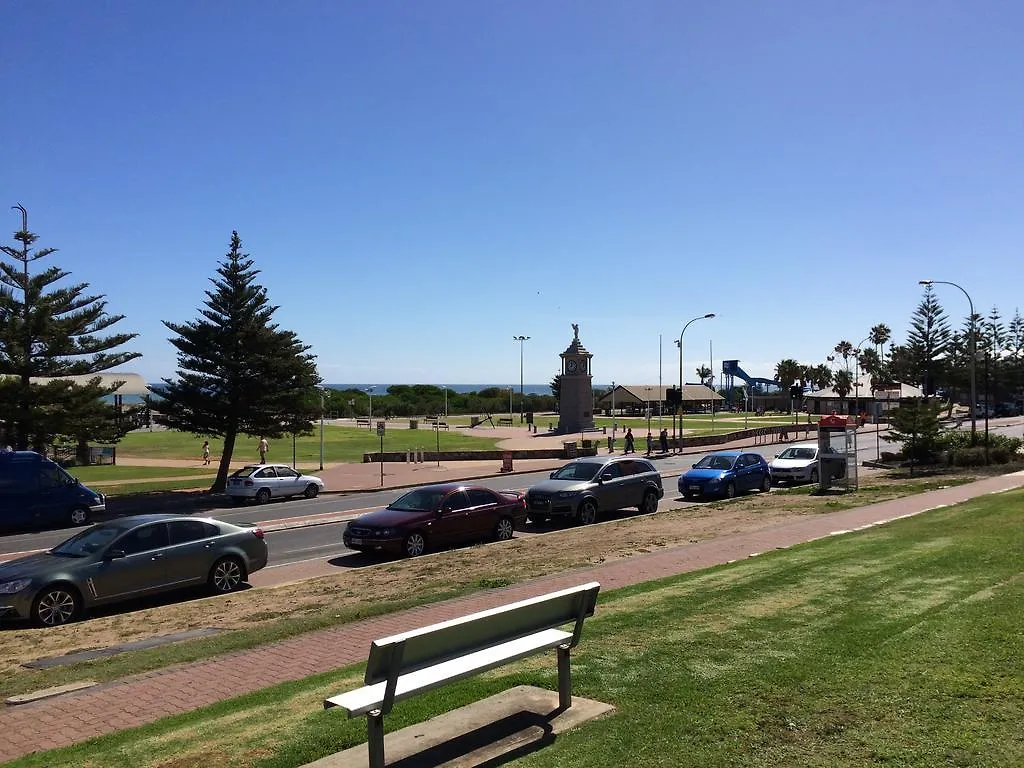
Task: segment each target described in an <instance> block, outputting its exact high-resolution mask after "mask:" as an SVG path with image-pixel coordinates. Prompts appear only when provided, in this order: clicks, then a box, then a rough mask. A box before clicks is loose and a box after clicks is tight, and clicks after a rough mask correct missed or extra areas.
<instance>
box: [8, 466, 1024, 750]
mask: <svg viewBox="0 0 1024 768" xmlns="http://www.w3.org/2000/svg"><path fill="white" fill-rule="evenodd" d="M1021 486H1024V472H1018V473H1015V474H1013V475H1004V476H1000V477H993V478H988V479H985V480H980V481H978V482H975V483H971V484H969V485H963V486H958V487H955V488H947V489H943V490H938V491H931V492H929V493H924V494H919V495H917V496H910V497H906V498H903V499H897V500H894V501H887V502H882V503H880V504H873V505H870V506H866V507H858V508H856V509H850V510H846V511H842V512H835V513H832V514H829V515H817V516H814V517H808V518H804V519H800V520H796V521H791V522H787V523H782V524H778V525H774V526H770V527H766V528H764V529H762V530H759V531H752V532H746V533H741V534H734V535H731V536H723V537H720V538H716V539H712V540H709V541H702V542H699V543H696V544H690V545H685V546H681V547H676V548H672V549H669V550H665V551H661V552H656V553H651V554H646V555H638V556H636V557H631V558H628V559H625V560H619V561H615V562H611V563H607V564H604V565H598V566H593V567H590V568H584V569H579V570H575V571H567V572H564V573H560V574H556V575H552V576H547V577H542V578H539V579H535V580H533V581H530V582H528V583H525V584H518V585H515V586H512V587H508V588H506V589H500V590H489V591H486V592H481V593H478V594H473V595H468V596H465V597H461V598H456V599H453V600H449V601H446V602H443V603H437V604H434V605H428V606H423V607H420V608H414V609H411V610H408V611H403V612H401V613H396V614H391V615H388V616H380V617H377V618H373V619H367V620H365V621H361V622H358V623H355V624H346V625H344V626H341V627H338V628H336V629H328V630H322V631H319V632H312V633H309V634H306V635H302V636H301V637H296V638H292V639H289V640H284V641H281V642H277V643H273V644H270V645H266V646H263V647H260V648H256V649H254V650H250V651H240V652H237V653H232V654H227V655H224V656H218V657H216V658H211V659H207V660H206V661H200V662H195V663H192V664H188V665H182V666H178V667H174V668H170V669H165V670H160V671H156V672H150V673H146V674H142V675H137V676H134V677H131V678H128V679H125V680H121V681H116V682H112V683H107V684H104V685H102V686H97V687H95V688H91V689H88V690H86V691H83V692H81V693H77V694H70V695H66V696H62V697H58V698H54V699H44V700H41V701H38V702H35V703H32V704H24V705H20V706H16V707H6V708H5V709H4V710H3V711H2V712H0V733H3V734H4V738H3V739H2V740H0V760H3V761H6V760H11V759H13V758H15V757H19V756H21V755H24V754H27V753H29V752H34V751H38V750H46V749H52V748H55V747H60V746H65V745H67V744H73V743H75V742H78V741H82V740H84V739H87V738H90V737H92V736H98V735H100V734H104V733H110V732H112V731H117V730H121V729H124V728H130V727H132V726H137V725H143V724H145V723H149V722H151V721H153V720H157V719H159V718H161V717H165V716H167V715H173V714H177V713H181V712H187V711H190V710H193V709H196V708H198V707H202V706H205V705H207V704H212V703H214V702H217V701H221V700H223V699H227V698H230V697H233V696H239V695H241V694H245V693H250V692H252V691H256V690H258V689H260V688H265V687H267V686H270V685H275V684H277V683H282V682H286V681H290V680H297V679H301V678H304V677H307V676H309V675H312V674H316V673H318V672H326V671H329V670H332V669H337V668H339V667H343V666H347V665H349V664H352V663H354V662H359V661H364V660H365V659H366V654H367V650H368V648H369V645H370V643H371V641H373V640H375V639H376V638H378V637H384V636H387V635H391V634H394V633H396V632H401V631H404V630H407V629H411V628H415V627H418V626H423V625H426V624H431V623H434V622H437V621H443V620H445V619H449V618H454V617H457V616H461V615H464V614H466V613H470V612H472V611H478V610H483V609H485V608H490V607H493V606H497V605H500V604H503V603H507V602H511V601H513V600H519V599H523V598H526V597H530V596H533V595H537V594H542V593H544V592H547V591H551V590H554V589H558V588H561V587H567V586H572V585H575V584H579V583H582V582H585V581H590V580H594V581H599V582H600V583H601V585H602V588H603V589H606V590H607V589H615V588H617V587H624V586H628V585H631V584H637V583H639V582H643V581H649V580H652V579H658V578H662V577H665V576H670V575H673V574H678V573H684V572H688V571H694V570H699V569H701V568H707V567H709V566H712V565H718V564H721V563H725V562H729V561H731V560H737V559H741V558H745V557H748V556H750V555H752V554H755V553H760V552H768V551H770V550H773V549H777V548H779V547H788V546H792V545H794V544H799V543H801V542H805V541H811V540H813V539H817V538H822V537H824V536H829V535H833V534H835V533H840V532H846V531H850V530H855V529H857V528H861V527H864V526H869V525H873V524H877V523H881V522H885V521H888V520H893V519H895V518H899V517H903V516H907V515H912V514H917V513H919V512H924V511H927V510H929V509H934V508H936V507H939V506H947V505H950V504H956V503H959V502H961V501H966V500H967V499H970V498H974V497H977V496H982V495H985V494H987V493H995V492H998V491H1002V490H1007V489H1010V488H1017V487H1021ZM239 670H243V674H239Z"/></svg>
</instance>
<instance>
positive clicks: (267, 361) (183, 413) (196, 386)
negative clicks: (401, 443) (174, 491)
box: [151, 232, 320, 492]
mask: <svg viewBox="0 0 1024 768" xmlns="http://www.w3.org/2000/svg"><path fill="white" fill-rule="evenodd" d="M241 250H242V241H241V239H240V238H239V237H238V233H237V232H232V233H231V248H230V250H229V251H228V253H227V256H226V259H225V261H223V262H221V264H220V266H219V267H218V269H217V274H218V275H219V277H217V278H211V279H210V281H211V282H212V283H213V285H214V287H215V290H213V291H209V290H208V291H206V297H207V298H206V301H205V302H204V304H205V309H201V310H200V315H201V318H199V319H197V320H194V321H192V322H188V323H182V324H179V323H172V322H168V321H166V320H165V321H164V325H166V326H167V328H168V329H170V330H171V331H172V332H173V333H175V334H176V336H175V337H172V338H171V339H170V342H171V344H173V345H174V346H175V347H176V348H177V350H178V368H179V370H178V371H177V379H174V380H172V379H164V380H163V383H164V386H163V387H162V388H161V391H160V392H159V395H160V398H161V399H154V400H153V401H152V402H151V405H152V407H153V409H154V411H156V412H157V416H156V421H157V422H158V423H160V424H163V425H165V426H168V427H171V428H173V429H178V430H181V431H184V432H191V433H193V434H196V435H200V436H203V437H220V438H223V440H224V451H223V453H222V455H221V459H220V465H219V467H218V469H217V477H216V479H215V480H214V482H213V486H212V488H211V491H214V492H218V491H223V490H224V487H225V485H226V483H227V476H228V467H229V465H230V463H231V456H232V454H233V452H234V448H235V441H236V439H237V437H238V435H239V434H245V435H250V436H252V437H259V436H263V437H267V438H270V439H273V438H279V437H282V436H283V435H285V434H308V433H309V432H311V431H312V429H313V425H312V421H313V419H314V418H318V415H319V407H320V401H319V396H318V395H317V393H316V388H317V387H318V386H319V384H320V377H319V376H318V375H317V372H316V365H315V362H314V361H315V357H314V356H313V355H310V354H308V350H309V347H308V346H305V345H303V344H302V342H301V341H299V339H298V337H297V336H296V335H295V334H294V333H293V332H292V331H285V330H281V329H280V328H279V327H278V326H277V325H276V324H274V323H273V322H272V319H273V315H274V313H275V312H276V311H277V309H278V308H277V307H276V306H272V305H271V304H270V303H269V302H268V300H267V289H266V288H264V287H263V286H261V285H259V284H258V283H256V282H255V279H256V276H257V275H258V274H259V270H257V269H255V268H254V267H253V260H252V259H251V258H249V254H247V253H242V252H241Z"/></svg>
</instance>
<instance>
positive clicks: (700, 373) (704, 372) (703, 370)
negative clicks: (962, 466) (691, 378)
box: [697, 365, 715, 387]
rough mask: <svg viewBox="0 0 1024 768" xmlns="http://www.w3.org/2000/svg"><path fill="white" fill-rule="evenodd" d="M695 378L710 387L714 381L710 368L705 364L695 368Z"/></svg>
mask: <svg viewBox="0 0 1024 768" xmlns="http://www.w3.org/2000/svg"><path fill="white" fill-rule="evenodd" d="M697 380H698V381H700V383H701V384H704V385H706V386H708V387H710V386H711V385H712V384H713V383H714V381H715V376H714V374H713V373H712V372H711V369H710V368H708V367H707V366H706V365H702V366H700V367H699V368H698V369H697Z"/></svg>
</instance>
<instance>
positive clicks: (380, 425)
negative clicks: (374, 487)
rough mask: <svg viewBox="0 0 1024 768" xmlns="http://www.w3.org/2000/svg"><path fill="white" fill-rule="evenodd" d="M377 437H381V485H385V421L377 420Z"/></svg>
mask: <svg viewBox="0 0 1024 768" xmlns="http://www.w3.org/2000/svg"><path fill="white" fill-rule="evenodd" d="M377 437H379V438H380V487H381V488H383V487H384V422H383V421H378V422H377Z"/></svg>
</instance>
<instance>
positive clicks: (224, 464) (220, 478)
mask: <svg viewBox="0 0 1024 768" xmlns="http://www.w3.org/2000/svg"><path fill="white" fill-rule="evenodd" d="M236 437H238V430H237V429H235V428H234V427H232V428H231V429H230V430H229V431H228V432H227V434H225V435H224V451H223V453H221V455H220V464H218V465H217V477H215V478H214V480H213V485H212V486H210V493H224V489H225V488H226V487H227V485H228V472H229V471H230V470H231V454H232V453H234V451H235V438H236Z"/></svg>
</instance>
